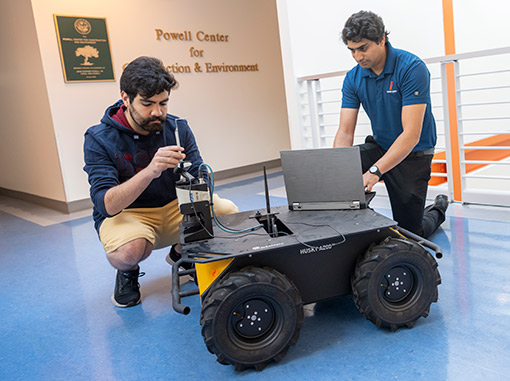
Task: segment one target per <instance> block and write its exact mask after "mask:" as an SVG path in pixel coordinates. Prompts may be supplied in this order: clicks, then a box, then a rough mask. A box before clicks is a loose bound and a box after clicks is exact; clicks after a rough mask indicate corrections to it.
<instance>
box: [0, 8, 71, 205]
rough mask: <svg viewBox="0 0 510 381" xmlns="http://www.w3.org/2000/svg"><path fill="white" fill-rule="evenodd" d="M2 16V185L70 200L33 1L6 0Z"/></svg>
mask: <svg viewBox="0 0 510 381" xmlns="http://www.w3.org/2000/svg"><path fill="white" fill-rule="evenodd" d="M0 18H1V21H0V41H1V52H2V53H1V54H0V99H1V100H2V101H1V102H0V115H1V118H0V162H1V163H2V167H1V169H0V188H5V189H9V190H13V191H17V192H28V193H32V192H33V193H36V194H37V195H39V196H41V197H45V198H49V199H53V200H58V201H65V192H64V184H63V179H62V174H61V168H60V163H59V159H58V149H57V143H56V140H55V134H54V131H53V120H52V117H51V113H50V109H49V99H48V92H47V90H46V84H45V81H44V76H43V69H42V63H41V56H40V52H39V46H38V42H37V37H36V29H35V25H34V18H33V16H32V7H31V4H30V0H3V1H2V2H0Z"/></svg>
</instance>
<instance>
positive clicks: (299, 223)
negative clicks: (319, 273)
mask: <svg viewBox="0 0 510 381" xmlns="http://www.w3.org/2000/svg"><path fill="white" fill-rule="evenodd" d="M280 221H282V222H283V223H284V224H287V225H305V226H310V227H313V228H320V227H329V228H331V229H332V230H334V231H335V232H336V233H338V235H339V236H340V237H342V242H335V243H332V244H331V246H336V245H341V244H343V243H344V242H345V241H346V238H345V236H344V235H343V234H342V233H340V232H339V231H338V230H336V229H335V228H334V227H333V226H331V225H329V224H324V225H323V224H320V225H315V224H309V223H306V222H287V221H283V220H282V219H280ZM282 233H285V232H282ZM285 234H287V235H290V234H288V233H285ZM295 238H296V240H297V241H298V242H299V243H300V244H302V245H304V246H306V247H308V248H310V249H316V248H318V246H312V245H309V244H307V243H306V242H303V241H301V240H299V238H298V236H297V235H296V236H295Z"/></svg>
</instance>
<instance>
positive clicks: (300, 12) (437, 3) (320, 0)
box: [282, 0, 444, 77]
mask: <svg viewBox="0 0 510 381" xmlns="http://www.w3.org/2000/svg"><path fill="white" fill-rule="evenodd" d="M284 1H285V2H286V7H287V10H288V14H287V17H288V24H289V34H290V40H291V41H290V42H291V50H292V57H293V65H294V72H295V75H296V76H297V77H300V76H305V75H311V74H317V73H328V72H334V71H339V70H346V69H350V68H351V67H353V66H354V65H355V61H354V60H353V58H352V57H351V55H350V53H349V51H348V50H347V48H346V47H345V45H344V44H343V42H342V40H341V38H340V33H341V31H342V29H343V26H344V24H345V21H346V20H347V19H348V18H349V16H350V15H352V14H353V13H356V12H358V11H360V10H370V11H373V12H375V13H377V14H378V15H380V16H381V17H382V18H383V20H384V23H385V26H386V29H387V30H388V31H389V32H390V34H389V39H390V41H391V43H392V45H393V46H395V47H398V48H400V49H405V50H408V51H411V52H413V53H415V54H417V55H418V56H420V57H422V58H427V57H434V56H440V55H443V54H444V38H443V18H442V17H443V16H442V2H441V0H430V1H427V2H423V1H421V0H387V1H378V0H360V1H356V2H345V1H336V0H315V1H313V2H312V1H307V0H290V1H289V0H284ZM282 16H283V15H282Z"/></svg>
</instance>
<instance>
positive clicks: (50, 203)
mask: <svg viewBox="0 0 510 381" xmlns="http://www.w3.org/2000/svg"><path fill="white" fill-rule="evenodd" d="M0 195H2V196H5V197H11V198H16V199H18V200H22V201H26V202H30V203H32V204H36V205H40V206H43V207H45V208H48V209H53V210H56V211H58V212H61V213H72V212H77V211H80V210H84V209H90V208H92V201H91V200H90V199H88V198H87V199H83V200H77V201H71V202H65V201H58V200H53V199H51V198H47V197H42V196H36V195H33V194H30V193H25V192H20V191H15V190H11V189H5V188H0Z"/></svg>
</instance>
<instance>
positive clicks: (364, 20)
mask: <svg viewBox="0 0 510 381" xmlns="http://www.w3.org/2000/svg"><path fill="white" fill-rule="evenodd" d="M388 33H389V32H387V31H386V30H385V28H384V22H383V20H382V18H381V17H380V16H378V15H376V14H375V13H373V12H370V11H359V12H358V13H354V14H353V15H352V16H351V17H349V19H348V20H347V21H346V22H345V26H344V29H343V30H342V41H343V42H344V44H345V45H347V41H352V42H360V41H361V40H362V39H364V38H366V39H367V40H370V41H374V42H376V43H379V42H380V41H381V39H382V38H383V36H385V37H386V42H388Z"/></svg>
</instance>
